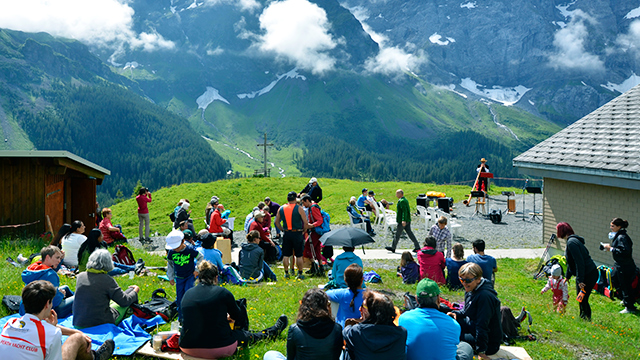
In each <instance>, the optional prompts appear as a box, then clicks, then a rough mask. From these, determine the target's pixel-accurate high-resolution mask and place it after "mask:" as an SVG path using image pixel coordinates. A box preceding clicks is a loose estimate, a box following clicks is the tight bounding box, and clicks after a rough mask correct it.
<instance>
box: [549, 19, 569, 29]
mask: <svg viewBox="0 0 640 360" xmlns="http://www.w3.org/2000/svg"><path fill="white" fill-rule="evenodd" d="M551 23H552V24H553V25H556V26H558V27H560V29H564V28H565V27H567V23H566V22H564V21H552V22H551Z"/></svg>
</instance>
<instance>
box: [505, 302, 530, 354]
mask: <svg viewBox="0 0 640 360" xmlns="http://www.w3.org/2000/svg"><path fill="white" fill-rule="evenodd" d="M523 311H524V312H525V314H524V316H523V317H522V319H521V320H520V321H518V319H516V317H515V316H513V312H511V308H510V307H508V306H501V307H500V316H501V324H502V335H503V341H504V343H505V344H507V345H513V344H514V343H515V341H516V340H529V341H534V340H536V337H535V335H533V334H532V333H531V324H532V323H533V321H532V319H531V313H529V312H528V311H526V310H524V308H523ZM527 318H528V323H527V331H528V332H529V335H520V327H521V322H522V321H526V320H527Z"/></svg>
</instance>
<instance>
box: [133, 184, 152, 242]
mask: <svg viewBox="0 0 640 360" xmlns="http://www.w3.org/2000/svg"><path fill="white" fill-rule="evenodd" d="M136 202H137V203H138V220H139V221H140V226H139V227H138V236H139V239H140V242H143V240H146V241H150V240H151V238H150V237H149V224H150V221H151V220H150V218H149V207H148V206H147V204H149V203H150V202H151V192H150V191H149V189H147V188H145V187H141V188H140V190H139V191H138V196H136ZM143 221H144V226H145V232H144V237H142V225H143Z"/></svg>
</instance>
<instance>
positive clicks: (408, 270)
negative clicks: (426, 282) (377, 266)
mask: <svg viewBox="0 0 640 360" xmlns="http://www.w3.org/2000/svg"><path fill="white" fill-rule="evenodd" d="M398 276H402V283H403V284H415V283H416V281H418V280H420V266H419V265H418V264H417V263H416V261H415V260H414V259H413V255H411V252H409V251H405V252H403V253H402V257H401V258H400V266H399V267H398Z"/></svg>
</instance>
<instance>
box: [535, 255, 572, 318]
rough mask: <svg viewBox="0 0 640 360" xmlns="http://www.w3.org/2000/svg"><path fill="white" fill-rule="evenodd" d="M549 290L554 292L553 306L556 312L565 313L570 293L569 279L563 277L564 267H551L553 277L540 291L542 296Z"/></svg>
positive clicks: (550, 277) (556, 265)
mask: <svg viewBox="0 0 640 360" xmlns="http://www.w3.org/2000/svg"><path fill="white" fill-rule="evenodd" d="M549 290H551V291H552V292H553V306H554V307H555V308H556V311H557V312H559V313H561V314H562V313H564V309H565V307H566V306H567V300H568V299H569V291H568V286H567V279H565V278H564V277H562V267H560V265H558V264H555V265H553V266H552V267H551V276H549V280H548V281H547V285H545V287H544V288H542V290H540V294H544V293H545V292H547V291H549Z"/></svg>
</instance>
